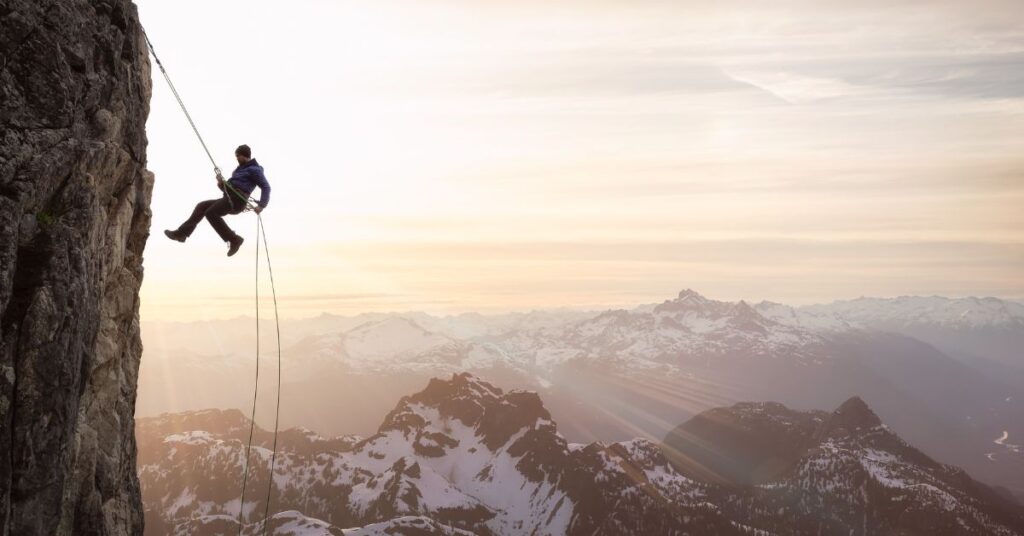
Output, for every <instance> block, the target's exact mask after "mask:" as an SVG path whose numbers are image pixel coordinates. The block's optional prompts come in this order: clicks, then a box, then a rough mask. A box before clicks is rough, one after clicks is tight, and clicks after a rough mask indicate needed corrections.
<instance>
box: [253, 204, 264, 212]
mask: <svg viewBox="0 0 1024 536" xmlns="http://www.w3.org/2000/svg"><path fill="white" fill-rule="evenodd" d="M252 211H253V212H255V213H256V214H259V213H260V212H263V207H261V206H258V205H257V206H256V208H254V209H252Z"/></svg>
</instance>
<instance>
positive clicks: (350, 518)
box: [137, 374, 1024, 535]
mask: <svg viewBox="0 0 1024 536" xmlns="http://www.w3.org/2000/svg"><path fill="white" fill-rule="evenodd" d="M759 408H769V409H770V411H765V410H763V409H759ZM851 408H852V409H851ZM713 411H714V413H710V412H709V414H707V415H705V416H702V417H699V418H698V419H695V420H700V419H703V420H704V421H708V420H711V421H712V422H715V423H718V424H719V425H722V423H724V422H727V421H729V420H730V419H731V421H735V422H742V423H746V424H747V425H748V426H747V429H749V430H758V429H759V427H766V428H769V429H774V433H773V434H772V435H771V436H770V438H771V440H778V439H779V438H787V437H789V438H792V439H791V440H790V443H795V444H797V445H799V447H800V448H799V449H798V450H797V451H796V453H795V454H794V455H793V460H792V461H791V462H789V463H787V464H785V466H781V467H779V468H778V469H777V470H776V471H774V472H772V473H771V474H767V475H765V476H764V478H763V479H762V480H763V482H759V483H757V484H756V485H753V486H745V487H744V486H721V485H718V484H715V483H713V481H710V480H706V479H703V478H701V477H700V476H694V475H690V474H688V471H689V469H690V466H687V465H686V464H679V469H677V468H676V465H673V463H672V462H670V461H669V458H668V457H666V456H665V455H664V454H663V452H662V449H661V448H660V446H659V445H658V444H657V443H654V442H651V441H649V440H645V439H634V440H630V441H623V442H618V443H611V444H605V443H591V444H589V445H582V444H571V443H568V442H567V441H566V440H565V439H564V438H563V437H562V436H561V435H560V434H559V432H558V429H557V427H556V424H555V422H554V421H552V419H551V416H550V414H549V413H548V411H547V410H546V409H545V407H544V405H543V404H542V402H541V399H540V398H539V397H538V395H537V394H535V393H531V392H525V391H511V392H504V391H502V390H501V389H499V388H497V387H495V386H493V385H491V384H489V383H487V382H485V381H483V380H480V379H478V378H476V377H474V376H472V375H469V374H459V375H455V376H452V377H451V379H449V380H437V379H435V380H431V381H430V383H429V384H428V386H427V387H426V388H425V389H424V390H422V391H420V392H418V393H416V394H414V395H411V396H406V397H403V398H402V399H401V401H400V402H399V403H398V405H397V406H396V407H395V408H394V410H393V411H391V412H390V413H389V414H388V415H387V417H386V418H385V420H384V422H383V424H381V426H380V428H379V429H378V431H377V433H376V434H374V435H372V436H370V437H367V438H365V439H364V438H358V437H351V436H346V437H339V438H333V439H327V438H323V437H320V436H318V435H316V434H314V433H312V432H309V431H307V430H301V429H295V430H289V431H287V432H284V433H282V435H281V437H280V438H279V453H278V457H277V463H276V466H275V471H274V475H273V479H272V482H273V484H272V486H273V498H272V503H271V505H270V508H269V511H270V513H272V514H273V515H272V517H271V521H270V523H271V528H273V530H274V533H275V534H281V535H288V534H294V535H327V534H333V535H337V534H347V535H371V534H451V535H467V534H477V535H519V534H547V535H560V534H588V535H589V534H822V533H825V534H858V535H859V534H880V533H887V534H892V533H904V534H914V533H916V534H1005V535H1011V534H1021V533H1022V531H1024V512H1022V510H1021V508H1020V506H1019V505H1016V504H1014V503H1012V502H1011V501H1009V500H1007V499H1005V498H1003V497H1001V496H999V495H998V494H996V493H995V492H993V491H992V490H990V489H989V488H987V487H985V486H984V485H982V484H980V483H978V482H975V481H973V480H972V479H971V478H970V477H968V476H967V475H966V474H964V473H963V472H962V471H960V470H957V469H955V468H952V467H948V466H943V465H940V464H937V463H935V462H934V461H932V460H931V459H929V458H928V457H926V456H924V455H923V454H921V453H920V452H918V451H916V450H914V449H912V448H911V447H909V446H908V445H906V444H905V443H904V442H902V441H901V440H900V439H899V438H898V437H896V436H895V435H894V434H892V432H890V431H889V430H888V429H887V428H885V427H884V426H882V425H881V423H880V422H879V421H878V420H877V417H875V416H874V414H873V413H872V412H871V411H870V410H869V409H867V407H866V406H864V405H863V403H862V402H860V401H859V400H855V401H851V402H847V403H846V404H844V405H843V406H841V407H840V409H839V410H837V411H836V412H834V413H832V414H828V413H824V412H813V413H809V414H802V413H799V412H792V411H790V410H788V409H786V408H784V407H782V406H779V405H777V404H775V405H757V404H741V405H738V406H734V407H733V408H724V409H718V410H713ZM780 415H781V416H782V417H779V416H780ZM722 417H728V418H726V419H723V418H722ZM808 423H810V424H809V425H808ZM684 426H685V425H684ZM247 434H248V422H247V421H246V419H245V418H244V417H243V416H242V415H241V414H240V413H238V412H235V411H205V412H195V413H189V414H181V415H164V416H160V417H154V418H143V419H139V420H138V421H137V435H138V437H139V475H140V479H141V482H142V488H143V494H144V503H145V507H146V514H147V534H167V535H171V534H190V535H204V534H224V533H234V532H236V531H237V525H236V521H235V520H236V518H237V515H238V511H239V500H238V495H239V486H240V476H241V471H242V469H241V468H242V462H243V456H244V447H245V443H244V441H245V440H246V438H247ZM705 436H706V437H703V438H702V439H707V440H708V441H702V442H701V445H702V446H703V447H706V448H710V449H712V450H713V449H714V448H715V444H714V441H719V439H720V438H718V437H714V436H713V435H708V434H705ZM680 437H687V438H693V437H696V436H695V435H685V434H679V433H677V434H676V435H674V436H672V435H670V437H669V438H668V440H667V443H666V444H667V445H669V446H671V447H673V448H672V449H670V450H669V451H668V452H670V454H671V455H672V456H674V457H675V458H679V456H678V455H679V453H681V452H684V451H685V450H686V448H687V445H682V444H680V443H679V442H678V441H677V439H678V438H680ZM271 441H272V437H271V436H270V434H268V433H266V432H264V431H262V430H258V432H257V434H256V441H255V443H256V445H257V446H256V447H254V450H253V453H252V454H251V464H252V473H251V476H250V479H249V488H248V489H249V490H250V492H249V495H248V497H249V498H248V499H247V501H246V503H245V505H244V513H245V515H244V516H243V518H244V520H245V527H244V528H245V532H244V534H257V533H258V532H259V529H260V528H261V522H262V517H263V512H264V508H266V506H267V505H266V489H267V486H268V484H270V482H271V479H270V478H269V460H270V452H269V449H268V447H269V446H270V442H271ZM784 441H785V439H784ZM722 447H723V449H725V448H727V444H725V443H723V444H722ZM776 450H777V449H776ZM681 471H682V472H681ZM348 527H353V528H348ZM343 528H344V529H343Z"/></svg>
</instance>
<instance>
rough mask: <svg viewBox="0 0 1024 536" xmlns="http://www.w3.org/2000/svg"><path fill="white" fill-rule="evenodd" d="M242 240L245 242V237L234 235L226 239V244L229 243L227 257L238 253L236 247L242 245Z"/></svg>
mask: <svg viewBox="0 0 1024 536" xmlns="http://www.w3.org/2000/svg"><path fill="white" fill-rule="evenodd" d="M242 242H245V239H244V238H242V237H240V236H236V237H234V238H232V239H231V240H229V241H228V244H230V246H229V247H228V257H230V256H232V255H234V254H235V253H238V248H240V247H242Z"/></svg>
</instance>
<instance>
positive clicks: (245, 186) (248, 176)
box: [228, 158, 270, 207]
mask: <svg viewBox="0 0 1024 536" xmlns="http://www.w3.org/2000/svg"><path fill="white" fill-rule="evenodd" d="M228 183H230V184H231V186H233V187H234V188H235V189H236V190H238V191H239V192H240V193H242V194H244V195H245V196H246V197H249V195H250V194H252V191H253V190H255V189H256V188H257V187H258V188H259V189H260V202H259V206H261V207H266V206H267V203H269V202H270V183H269V182H267V177H266V176H265V175H263V166H261V165H259V163H258V162H256V159H255V158H253V159H250V160H249V161H248V162H246V163H244V164H242V165H240V166H238V167H236V168H235V170H234V171H233V172H232V173H231V178H230V179H228Z"/></svg>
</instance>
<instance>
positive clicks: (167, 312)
mask: <svg viewBox="0 0 1024 536" xmlns="http://www.w3.org/2000/svg"><path fill="white" fill-rule="evenodd" d="M137 3H138V6H139V13H140V15H141V18H142V22H143V25H144V26H145V27H146V29H147V31H148V33H149V36H150V38H151V39H152V40H153V43H154V46H155V47H156V50H157V52H158V53H159V54H160V56H161V59H162V60H163V61H164V64H165V66H166V67H167V69H168V70H169V72H170V74H171V76H172V78H173V79H174V82H175V84H176V85H177V87H178V90H179V91H180V93H181V94H182V97H183V98H184V99H185V101H186V103H187V104H188V106H189V108H190V110H191V112H192V115H193V117H194V119H195V120H196V122H197V124H198V125H199V128H200V130H201V131H202V133H203V135H204V137H205V138H206V140H207V143H208V145H209V146H210V147H211V150H212V151H213V152H214V154H215V157H216V159H217V161H218V164H219V165H220V166H221V167H223V168H225V169H231V168H232V167H233V165H234V164H235V162H234V157H233V150H234V148H235V146H237V145H238V144H240V143H247V144H249V145H250V146H251V147H252V148H253V156H254V157H255V158H256V159H257V160H258V161H259V162H260V163H261V164H262V165H263V166H264V168H265V170H266V175H267V177H268V179H269V181H270V183H271V184H272V186H273V193H272V198H271V202H270V206H269V208H268V209H267V210H266V212H264V223H265V225H266V230H267V238H268V241H269V245H270V255H271V259H270V260H271V262H272V266H273V275H274V278H275V280H274V283H275V286H276V289H277V292H278V299H279V304H280V310H281V314H282V315H284V316H286V317H302V316H311V315H316V314H319V313H321V312H330V313H340V314H351V313H358V312H366V311H405V310H422V311H428V312H434V313H446V312H452V313H454V312H463V311H483V312H497V311H509V310H530V309H535V308H551V307H569V308H603V307H618V306H627V305H636V304H640V303H651V302H659V301H662V300H664V299H668V298H671V297H673V296H674V295H675V294H676V293H677V292H678V291H679V290H680V289H683V288H693V289H695V290H697V291H699V292H701V293H703V294H705V295H708V296H710V297H713V298H716V299H728V300H738V299H746V300H748V301H759V300H761V299H770V300H773V301H779V302H785V303H792V304H802V303H812V302H823V301H831V300H833V299H842V298H853V297H858V296H864V295H867V296H897V295H908V294H927V295H931V294H939V295H946V296H965V295H979V296H980V295H984V296H999V297H1004V298H1011V299H1022V298H1024V277H1021V276H1022V274H1024V210H1021V207H1022V206H1024V151H1022V150H1021V147H1024V2H1019V1H1016V0H1014V1H997V0H981V1H971V2H967V1H963V2H941V1H918V0H894V1H886V2H881V1H875V0H867V1H864V0H861V1H830V0H825V1H821V0H815V1H777V2H739V1H729V0H726V1H714V2H712V1H686V0H678V1H671V2H670V1H648V0H639V1H638V0H596V1H586V2H584V1H581V0H563V1H545V2H541V1H534V0H525V1H510V0H489V1H484V2H481V1H469V0H446V1H429V0H417V1H415V2H411V1H400V0H396V1H388V2H380V1H379V0H378V1H364V0H346V1H327V0H316V1H314V0H298V1H294V2H287V3H281V2H269V1H245V2H242V1H234V0H218V1H216V2H209V1H206V2H199V1H196V0H181V1H176V2H167V1H157V0H137ZM153 76H154V82H153V98H152V105H151V113H150V117H149V121H148V123H147V132H148V136H149V151H148V155H149V164H148V167H149V169H150V170H152V171H153V172H154V173H155V174H156V185H155V188H154V192H153V203H152V208H153V229H152V230H153V232H152V235H151V237H150V239H149V243H148V244H147V247H146V253H145V281H144V284H143V289H142V306H141V308H142V310H141V314H142V317H143V319H144V320H203V319H213V318H225V317H234V316H239V315H247V314H251V313H252V311H253V307H254V305H253V292H254V290H255V289H254V284H255V283H254V275H255V270H256V266H255V257H254V255H255V248H254V246H255V244H256V236H255V225H256V221H255V218H254V217H253V216H252V215H251V214H246V215H242V216H235V217H231V218H229V220H228V221H229V223H230V225H232V226H233V227H234V228H235V230H236V231H238V232H239V234H241V235H242V236H244V237H245V238H246V242H245V245H244V246H243V248H242V250H241V252H240V253H239V254H238V255H237V256H235V257H232V258H227V257H226V256H225V252H226V246H225V245H224V244H223V243H222V242H220V241H219V239H218V238H217V237H216V235H215V234H214V233H213V231H212V229H210V228H209V226H208V225H206V224H205V223H203V224H202V225H201V226H200V227H199V228H198V229H197V231H196V233H195V234H194V235H193V237H192V238H190V239H189V241H188V242H187V243H186V244H179V243H177V242H171V241H170V240H167V239H166V238H165V237H163V236H162V231H163V229H173V228H175V227H177V225H178V224H180V223H181V221H182V220H184V219H185V218H186V217H187V216H188V214H189V213H190V212H191V210H192V207H193V205H194V204H195V203H196V202H197V201H200V200H202V199H207V198H212V197H216V196H217V195H218V194H219V192H218V191H217V190H216V188H215V186H214V182H213V177H212V170H211V165H210V163H209V161H208V160H207V158H206V155H205V154H204V153H203V151H202V149H201V147H200V146H199V144H198V142H197V141H196V139H195V137H194V135H193V134H192V131H191V129H190V128H189V126H188V124H187V123H186V121H185V119H184V117H183V115H182V114H181V111H180V110H179V109H178V107H177V104H176V102H175V101H174V99H173V97H172V96H171V94H170V93H169V91H168V90H167V87H166V85H165V83H164V81H163V79H162V78H160V75H159V72H158V71H157V70H156V68H155V66H154V70H153ZM263 269H264V271H263V272H262V273H261V276H260V281H261V283H260V284H261V291H260V292H261V293H262V295H263V296H267V295H268V292H269V290H270V289H269V287H267V286H266V283H267V282H268V275H269V274H267V272H266V271H265V269H266V268H265V266H264V268H263ZM264 303H265V304H267V303H268V302H264Z"/></svg>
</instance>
